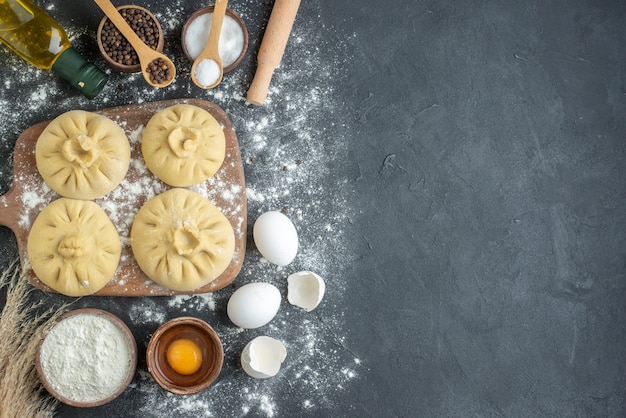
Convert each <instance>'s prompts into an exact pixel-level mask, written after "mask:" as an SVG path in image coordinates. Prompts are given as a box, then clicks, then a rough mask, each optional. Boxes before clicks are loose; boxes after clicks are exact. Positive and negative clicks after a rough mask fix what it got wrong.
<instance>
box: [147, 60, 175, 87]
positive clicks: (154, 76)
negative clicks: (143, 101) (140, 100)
mask: <svg viewBox="0 0 626 418" xmlns="http://www.w3.org/2000/svg"><path fill="white" fill-rule="evenodd" d="M146 71H147V72H148V73H149V74H150V81H151V82H152V84H157V85H159V84H163V83H164V82H166V81H168V80H170V79H171V78H172V77H173V75H174V74H173V73H172V68H171V67H170V65H169V64H168V63H167V62H166V61H164V60H163V58H157V59H155V60H154V61H152V62H151V63H150V64H148V67H147V68H146Z"/></svg>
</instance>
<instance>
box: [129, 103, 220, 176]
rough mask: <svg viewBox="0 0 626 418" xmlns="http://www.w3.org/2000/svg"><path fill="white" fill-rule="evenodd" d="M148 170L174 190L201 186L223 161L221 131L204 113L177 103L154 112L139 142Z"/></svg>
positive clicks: (214, 121) (205, 112)
mask: <svg viewBox="0 0 626 418" xmlns="http://www.w3.org/2000/svg"><path fill="white" fill-rule="evenodd" d="M141 152H142V153H143V158H144V160H145V162H146V166H147V167H148V169H149V170H150V171H151V172H152V174H154V175H155V176H157V177H158V178H159V179H161V180H163V181H164V182H165V183H167V184H169V185H170V186H174V187H187V186H193V185H195V184H199V183H202V182H203V181H205V180H206V179H208V178H209V177H211V176H212V175H213V174H215V173H216V172H217V170H219V168H220V167H221V165H222V162H224V155H225V152H226V139H225V137H224V131H223V130H222V127H221V126H220V124H219V123H218V122H217V120H215V118H214V117H213V116H212V115H211V114H210V113H209V112H207V111H206V110H204V109H202V108H200V107H198V106H194V105H189V104H179V105H175V106H171V107H168V108H166V109H163V110H161V111H159V112H157V113H156V114H155V115H154V116H152V118H150V120H149V121H148V123H147V125H146V128H145V129H144V131H143V136H142V139H141Z"/></svg>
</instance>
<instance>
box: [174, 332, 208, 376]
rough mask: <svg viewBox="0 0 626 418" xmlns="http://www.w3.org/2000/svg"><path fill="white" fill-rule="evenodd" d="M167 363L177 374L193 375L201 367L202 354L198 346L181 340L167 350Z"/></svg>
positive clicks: (183, 339)
mask: <svg viewBox="0 0 626 418" xmlns="http://www.w3.org/2000/svg"><path fill="white" fill-rule="evenodd" d="M167 362H168V363H169V365H170V367H171V368H172V369H174V371H175V372H176V373H178V374H182V375H189V374H193V373H195V372H197V371H198V370H199V369H200V366H202V352H201V351H200V347H198V344H196V343H194V342H193V341H191V340H188V339H186V338H181V339H180V340H176V341H174V342H173V343H172V344H170V346H169V347H168V348H167Z"/></svg>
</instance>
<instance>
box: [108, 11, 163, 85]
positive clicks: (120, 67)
mask: <svg viewBox="0 0 626 418" xmlns="http://www.w3.org/2000/svg"><path fill="white" fill-rule="evenodd" d="M123 9H138V10H142V11H144V12H146V13H147V14H148V16H150V18H151V19H152V20H153V21H154V23H155V25H156V28H157V31H158V33H159V35H158V36H159V38H158V41H157V46H156V50H157V51H158V52H163V45H164V44H165V39H164V37H163V29H162V28H161V24H160V23H159V21H158V20H157V18H156V16H154V15H153V14H152V13H151V12H150V11H149V10H148V9H146V8H144V7H141V6H136V5H134V4H128V5H125V6H119V7H117V10H119V11H121V10H123ZM107 21H108V22H110V20H109V18H108V17H107V16H104V17H103V18H102V20H101V21H100V25H99V26H98V31H97V32H96V41H97V43H98V49H99V50H100V53H101V54H102V57H104V60H105V61H106V63H107V64H108V65H109V67H111V68H113V69H114V70H116V71H119V72H122V73H138V72H141V65H140V64H139V63H137V64H136V65H126V64H122V63H119V62H117V61H115V60H114V59H112V58H111V57H109V55H108V54H107V52H106V51H105V49H104V44H103V42H102V31H103V28H104V25H105V24H106V23H107ZM131 48H132V46H131Z"/></svg>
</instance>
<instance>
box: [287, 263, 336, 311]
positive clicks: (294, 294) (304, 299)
mask: <svg viewBox="0 0 626 418" xmlns="http://www.w3.org/2000/svg"><path fill="white" fill-rule="evenodd" d="M287 284H288V285H287V300H288V301H289V303H291V304H292V305H295V306H299V307H301V308H303V309H304V310H305V311H307V312H310V311H312V310H313V309H315V308H316V307H317V305H319V303H320V302H321V301H322V298H323V297H324V292H325V291H326V285H325V284H324V279H322V278H321V277H320V276H318V275H317V274H315V273H313V272H312V271H300V272H298V273H293V274H292V275H290V276H289V277H287Z"/></svg>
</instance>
